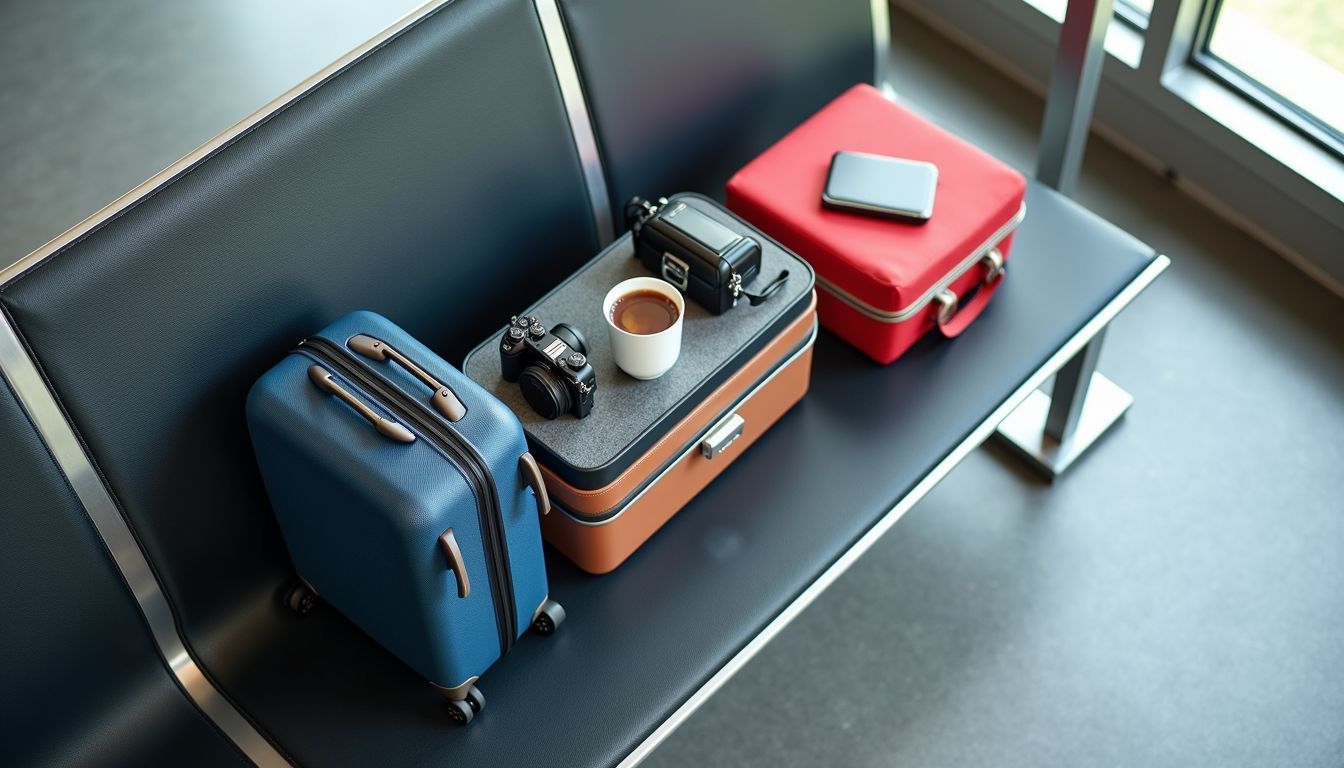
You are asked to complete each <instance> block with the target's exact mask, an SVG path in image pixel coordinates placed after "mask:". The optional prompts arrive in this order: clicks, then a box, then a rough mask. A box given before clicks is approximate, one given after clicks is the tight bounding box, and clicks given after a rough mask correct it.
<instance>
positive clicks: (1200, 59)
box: [1116, 0, 1344, 159]
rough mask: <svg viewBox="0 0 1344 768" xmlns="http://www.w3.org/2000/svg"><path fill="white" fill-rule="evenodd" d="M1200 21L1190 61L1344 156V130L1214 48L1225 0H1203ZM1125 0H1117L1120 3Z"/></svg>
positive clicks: (1275, 115) (1267, 110)
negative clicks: (1322, 118) (1329, 122)
mask: <svg viewBox="0 0 1344 768" xmlns="http://www.w3.org/2000/svg"><path fill="white" fill-rule="evenodd" d="M1199 1H1200V2H1202V7H1201V8H1200V16H1199V25H1198V26H1197V27H1196V29H1195V40H1194V45H1192V46H1191V49H1190V63H1191V65H1192V66H1194V67H1196V68H1197V69H1199V70H1200V71H1201V72H1203V73H1204V74H1205V75H1208V76H1209V77H1211V78H1213V79H1214V80H1216V81H1218V82H1220V83H1222V84H1223V85H1224V86H1226V87H1228V88H1230V89H1232V90H1233V91H1236V92H1237V93H1239V94H1240V95H1242V96H1244V97H1245V98H1246V100H1247V101H1248V102H1249V103H1251V104H1253V105H1254V106H1256V107H1257V108H1259V109H1261V110H1264V111H1265V112H1267V113H1268V114H1270V115H1272V116H1273V117H1275V118H1276V119H1278V120H1281V121H1282V122H1283V123H1284V124H1285V125H1287V126H1288V127H1290V128H1292V129H1293V130H1295V131H1297V132H1298V133H1299V134H1301V135H1302V136H1304V137H1305V138H1307V139H1309V140H1311V141H1312V142H1314V143H1316V144H1317V145H1318V146H1320V147H1321V148H1322V149H1324V150H1326V151H1328V152H1331V153H1333V154H1334V155H1336V156H1338V157H1339V158H1341V159H1344V131H1340V130H1338V129H1336V128H1334V127H1333V126H1331V125H1330V124H1328V123H1326V122H1325V121H1324V120H1321V119H1320V118H1319V117H1317V116H1316V115H1315V114H1313V113H1312V112H1311V111H1310V110H1308V109H1306V108H1305V107H1303V106H1302V105H1300V104H1298V103H1297V102H1295V101H1293V100H1291V99H1289V98H1287V97H1286V96H1283V95H1282V94H1280V93H1279V92H1278V91H1276V90H1274V89H1273V88H1271V87H1270V86H1268V85H1266V84H1264V83H1262V82H1260V81H1259V80H1257V79H1256V78H1254V77H1252V76H1251V75H1249V74H1247V73H1246V72H1244V71H1243V70H1242V69H1241V68H1239V67H1238V66H1237V65H1236V64H1233V63H1232V62H1230V61H1228V60H1227V59H1224V58H1223V57H1221V56H1219V55H1218V54H1216V53H1214V52H1213V34H1214V30H1215V28H1216V27H1217V24H1218V15H1219V13H1220V12H1221V11H1222V9H1223V0H1199ZM1123 2H1124V0H1116V3H1117V7H1118V4H1119V3H1123Z"/></svg>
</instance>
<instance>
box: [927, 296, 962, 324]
mask: <svg viewBox="0 0 1344 768" xmlns="http://www.w3.org/2000/svg"><path fill="white" fill-rule="evenodd" d="M933 300H934V302H935V303H936V304H937V305H938V324H939V325H947V324H948V322H950V321H951V320H952V316H953V315H955V314H957V294H956V293H954V292H952V291H949V290H947V289H943V290H941V291H939V292H937V293H935V294H934V295H933Z"/></svg>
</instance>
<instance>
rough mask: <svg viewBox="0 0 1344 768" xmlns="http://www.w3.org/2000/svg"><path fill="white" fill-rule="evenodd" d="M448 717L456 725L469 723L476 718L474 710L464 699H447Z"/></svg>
mask: <svg viewBox="0 0 1344 768" xmlns="http://www.w3.org/2000/svg"><path fill="white" fill-rule="evenodd" d="M448 716H449V717H451V718H452V719H453V722H455V723H457V724H458V725H466V724H467V723H470V722H471V720H472V718H474V717H476V710H474V709H472V708H471V705H470V704H468V703H467V701H466V699H460V700H459V699H449V700H448Z"/></svg>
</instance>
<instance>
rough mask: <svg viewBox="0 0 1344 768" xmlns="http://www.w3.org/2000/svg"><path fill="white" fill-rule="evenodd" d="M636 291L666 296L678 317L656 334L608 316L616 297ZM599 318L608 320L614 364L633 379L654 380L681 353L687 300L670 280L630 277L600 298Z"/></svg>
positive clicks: (664, 371) (670, 366) (675, 360)
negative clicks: (631, 329)
mask: <svg viewBox="0 0 1344 768" xmlns="http://www.w3.org/2000/svg"><path fill="white" fill-rule="evenodd" d="M637 291H654V292H657V293H659V294H661V295H663V296H666V297H667V298H668V300H670V301H671V302H672V303H673V304H675V305H676V307H677V319H676V321H674V322H673V323H672V326H671V327H670V328H667V329H665V330H662V331H659V332H658V333H647V334H642V333H631V332H629V331H627V330H625V329H623V328H620V327H618V326H617V325H616V323H615V321H614V320H612V318H611V308H612V305H613V304H615V303H616V300H617V299H619V298H621V297H622V296H625V295H626V294H629V293H635V292H637ZM602 317H603V318H605V319H606V321H607V336H608V338H610V339H611V354H612V357H613V358H614V359H615V361H616V365H617V366H618V367H619V368H620V369H621V370H623V371H625V372H626V373H628V374H630V375H631V376H634V377H635V378H636V379H644V380H648V379H656V378H658V377H659V376H662V375H663V374H664V373H667V372H668V371H669V370H670V369H671V368H672V366H673V365H675V364H676V362H677V358H678V357H680V356H681V327H682V325H683V324H684V322H685V320H686V300H685V299H684V298H682V296H681V291H678V290H677V289H676V288H675V287H673V285H672V284H671V283H668V282H667V281H665V280H660V279H658V278H656V277H632V278H630V279H629V280H622V281H621V282H619V283H617V284H616V286H615V287H613V288H612V289H611V290H610V291H607V297H606V298H605V299H603V300H602Z"/></svg>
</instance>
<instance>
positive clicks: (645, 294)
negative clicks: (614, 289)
mask: <svg viewBox="0 0 1344 768" xmlns="http://www.w3.org/2000/svg"><path fill="white" fill-rule="evenodd" d="M680 316H681V312H680V311H679V310H678V309H677V305H676V304H675V303H673V301H672V300H671V299H669V298H668V297H666V296H664V295H663V294H662V293H659V292H658V291H652V290H638V291H631V292H630V293H627V294H623V295H621V296H618V297H617V298H616V301H615V302H613V303H612V305H611V322H612V323H613V324H614V325H615V326H616V327H617V328H620V329H621V330H623V331H626V332H628V333H634V334H638V335H640V336H647V335H649V334H652V333H661V332H663V331H666V330H667V329H668V328H671V327H672V326H673V325H674V324H676V322H677V318H678V317H680Z"/></svg>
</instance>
